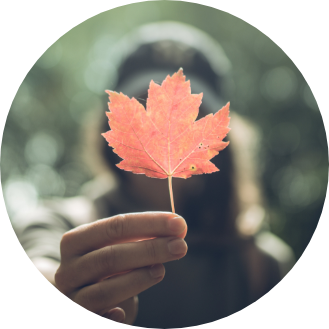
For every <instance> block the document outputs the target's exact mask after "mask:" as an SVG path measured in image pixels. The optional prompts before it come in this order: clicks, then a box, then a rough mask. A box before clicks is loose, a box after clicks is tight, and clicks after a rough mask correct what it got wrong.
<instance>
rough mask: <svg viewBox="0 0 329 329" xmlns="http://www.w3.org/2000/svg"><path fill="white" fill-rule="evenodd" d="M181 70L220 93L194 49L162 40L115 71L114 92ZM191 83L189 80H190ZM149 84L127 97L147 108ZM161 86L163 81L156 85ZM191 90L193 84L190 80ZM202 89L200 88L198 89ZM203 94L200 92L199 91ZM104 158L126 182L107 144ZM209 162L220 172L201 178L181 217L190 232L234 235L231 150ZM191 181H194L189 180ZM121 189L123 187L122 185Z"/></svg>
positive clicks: (134, 54) (216, 81)
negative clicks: (146, 77)
mask: <svg viewBox="0 0 329 329" xmlns="http://www.w3.org/2000/svg"><path fill="white" fill-rule="evenodd" d="M180 67H183V69H184V75H185V76H187V79H189V76H194V77H198V79H199V80H200V81H201V84H203V85H204V87H205V88H211V89H212V90H213V92H216V93H219V92H220V82H221V77H220V76H218V74H217V73H216V72H215V71H214V70H213V69H212V67H211V65H210V63H209V62H208V60H207V58H206V57H205V55H204V54H203V53H202V52H200V51H198V50H197V49H195V48H190V47H187V46H186V45H185V44H183V43H179V42H177V41H170V40H161V41H158V42H153V43H147V44H142V45H140V46H139V47H138V48H137V49H136V50H135V51H134V52H132V53H131V54H130V55H129V56H128V57H127V58H126V59H125V60H124V61H122V63H121V66H120V67H119V69H118V83H117V86H116V87H115V88H114V89H115V91H117V92H120V91H122V89H123V92H125V90H124V89H125V86H127V85H128V84H129V83H130V82H131V81H132V80H134V79H135V80H136V81H142V80H138V79H139V77H141V76H143V75H145V72H148V73H149V75H150V76H152V72H154V74H155V73H156V72H166V74H169V75H172V74H173V73H175V72H177V71H178V69H179V68H180ZM191 80H192V79H191ZM149 82H150V81H148V82H146V81H145V82H144V81H143V82H142V83H137V82H136V83H135V84H133V86H132V88H130V89H129V90H130V93H133V94H129V95H128V96H129V97H132V96H133V97H135V98H136V99H138V101H139V102H140V103H142V104H143V105H144V106H146V98H147V89H148V85H147V83H149ZM156 82H157V83H161V82H162V81H156ZM192 86H193V80H192ZM200 88H202V86H200ZM192 91H193V89H192ZM200 91H202V90H200ZM209 112H211V109H209V108H207V107H206V105H204V104H201V107H200V113H199V117H203V116H205V115H206V114H208V113H209ZM108 129H109V128H108V123H107V120H106V118H105V116H104V129H103V132H105V131H107V130H108ZM103 145H104V146H103V155H104V158H105V159H106V161H107V163H109V164H110V166H111V169H112V171H113V172H114V173H115V175H117V177H118V178H119V179H120V181H121V182H123V183H124V182H126V181H127V177H128V176H127V175H130V174H131V173H127V172H125V171H123V170H120V169H119V168H117V167H116V166H115V164H117V163H119V162H120V161H121V158H120V157H119V156H117V155H116V154H115V153H114V152H111V151H110V150H109V147H108V145H107V143H106V142H105V141H104V143H103ZM212 162H213V163H214V164H215V165H216V166H217V167H218V168H220V170H221V172H219V173H215V174H212V175H203V176H204V177H203V181H204V183H205V184H204V186H205V188H204V190H203V191H202V194H198V193H196V194H195V193H194V194H193V193H192V194H191V195H189V196H188V203H186V204H185V205H184V208H183V209H181V210H180V214H181V215H182V216H183V217H185V218H189V231H194V230H198V232H200V231H205V232H208V234H209V233H210V232H213V233H216V235H217V236H218V233H219V232H220V233H221V234H223V235H228V234H233V233H234V232H235V225H234V218H235V217H236V211H237V207H236V206H235V205H234V202H233V201H232V200H234V199H235V198H234V191H233V185H234V184H233V176H234V173H233V170H234V169H233V168H234V167H233V165H232V155H231V151H230V147H228V148H226V149H225V150H223V151H221V152H220V154H219V155H217V156H216V157H215V158H214V159H212ZM190 179H193V177H192V178H190ZM123 185H124V184H123Z"/></svg>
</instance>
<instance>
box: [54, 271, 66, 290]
mask: <svg viewBox="0 0 329 329" xmlns="http://www.w3.org/2000/svg"><path fill="white" fill-rule="evenodd" d="M55 284H56V287H57V289H58V290H59V291H60V292H62V293H64V292H65V286H66V275H65V272H64V271H63V270H62V268H61V266H60V267H59V268H58V269H57V271H56V273H55Z"/></svg>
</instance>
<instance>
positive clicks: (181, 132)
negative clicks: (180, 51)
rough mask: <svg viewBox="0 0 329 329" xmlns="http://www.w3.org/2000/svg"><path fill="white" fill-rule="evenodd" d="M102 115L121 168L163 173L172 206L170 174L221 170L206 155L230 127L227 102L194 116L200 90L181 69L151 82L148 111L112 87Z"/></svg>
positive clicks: (214, 150)
mask: <svg viewBox="0 0 329 329" xmlns="http://www.w3.org/2000/svg"><path fill="white" fill-rule="evenodd" d="M106 92H107V93H108V94H109V99H110V102H109V110H110V112H106V115H107V117H108V119H109V125H110V128H111V130H110V131H108V132H106V133H104V134H102V135H103V136H104V137H105V139H106V140H107V142H108V144H109V146H111V147H113V152H115V153H116V154H118V155H119V156H120V157H121V158H122V159H123V160H122V161H121V162H120V163H119V164H117V166H118V167H119V168H120V169H124V170H126V171H132V172H133V173H135V174H145V175H146V176H148V177H154V178H167V177H168V181H169V191H170V199H171V205H172V211H173V212H175V210H174V204H173V196H172V182H171V180H172V177H181V178H189V177H191V176H192V175H199V174H205V173H207V174H209V173H212V172H215V171H219V170H218V168H217V167H216V166H215V165H214V164H213V163H212V162H210V161H209V160H210V159H212V158H213V157H214V156H215V155H217V154H218V152H219V151H221V150H223V149H224V148H225V147H226V146H227V145H228V144H229V142H223V141H222V140H223V138H224V137H225V136H226V135H227V133H228V132H229V130H230V128H228V124H229V121H230V118H229V116H228V115H229V105H230V104H229V103H227V104H226V105H225V106H224V107H223V108H222V109H221V110H219V111H218V112H217V113H216V114H214V115H213V114H208V115H207V116H205V117H204V118H202V119H200V120H198V121H195V119H196V118H197V116H198V113H199V107H200V104H201V99H202V93H201V94H199V95H196V94H191V88H190V82H189V81H185V76H184V75H183V70H182V69H179V71H178V72H177V73H175V74H174V75H173V76H172V77H170V76H169V75H168V76H167V78H166V79H165V80H164V81H163V83H162V85H161V86H160V85H158V84H156V83H154V82H153V80H152V81H151V83H150V88H149V90H148V99H147V103H146V111H145V108H144V106H143V105H142V104H140V103H139V102H138V101H137V100H136V99H135V98H131V99H130V98H129V97H127V96H126V95H124V94H122V93H120V94H118V93H116V92H114V91H109V90H107V91H106Z"/></svg>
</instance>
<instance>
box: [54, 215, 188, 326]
mask: <svg viewBox="0 0 329 329" xmlns="http://www.w3.org/2000/svg"><path fill="white" fill-rule="evenodd" d="M186 232H187V226H186V222H185V220H184V219H183V218H181V217H179V216H178V215H176V214H173V213H165V212H145V213H132V214H124V215H118V216H114V217H110V218H107V219H102V220H98V221H96V222H93V223H90V224H85V225H81V226H79V227H77V228H75V229H73V230H70V231H68V232H66V233H65V234H64V235H63V237H62V240H61V264H60V266H59V268H58V270H57V272H56V274H55V283H56V287H57V288H58V289H59V290H60V291H61V292H62V293H63V294H65V295H66V296H68V297H69V298H70V299H72V300H73V301H74V302H76V303H78V304H79V305H81V306H83V307H84V308H86V309H88V310H90V311H92V312H94V313H97V314H99V315H101V316H103V317H106V318H109V319H112V320H115V321H118V322H125V323H128V324H132V323H133V321H134V320H135V317H136V315H137V301H138V300H137V297H136V296H137V295H138V294H139V293H140V292H142V291H144V290H146V289H148V288H150V287H151V286H153V285H155V284H157V283H159V282H160V281H161V280H162V279H163V277H164V274H165V270H164V266H163V265H162V263H165V262H168V261H171V260H176V259H180V258H182V257H183V256H185V254H186V252H187V245H186V243H185V241H184V240H183V239H184V238H185V235H186Z"/></svg>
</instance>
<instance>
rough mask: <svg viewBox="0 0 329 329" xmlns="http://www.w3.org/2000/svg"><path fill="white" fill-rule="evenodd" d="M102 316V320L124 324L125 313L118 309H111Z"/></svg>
mask: <svg viewBox="0 0 329 329" xmlns="http://www.w3.org/2000/svg"><path fill="white" fill-rule="evenodd" d="M102 316H103V317H104V318H107V319H110V320H112V321H115V322H120V323H124V322H125V319H126V314H125V311H124V310H123V309H122V308H120V307H115V308H112V310H110V311H108V312H106V313H105V314H103V315H102Z"/></svg>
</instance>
